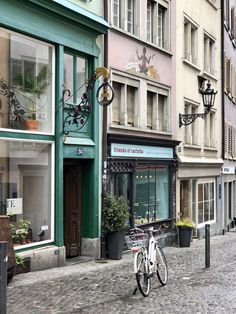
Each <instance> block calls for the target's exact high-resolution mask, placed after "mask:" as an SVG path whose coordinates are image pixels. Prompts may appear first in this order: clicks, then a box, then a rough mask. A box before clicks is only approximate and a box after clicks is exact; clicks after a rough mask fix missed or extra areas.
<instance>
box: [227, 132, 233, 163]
mask: <svg viewBox="0 0 236 314" xmlns="http://www.w3.org/2000/svg"><path fill="white" fill-rule="evenodd" d="M232 154H233V153H232V126H228V157H229V158H231V157H232Z"/></svg>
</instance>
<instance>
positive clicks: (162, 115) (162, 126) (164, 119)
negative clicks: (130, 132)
mask: <svg viewBox="0 0 236 314" xmlns="http://www.w3.org/2000/svg"><path fill="white" fill-rule="evenodd" d="M169 120H170V108H169V91H168V90H165V89H162V88H159V87H156V86H152V85H148V87H147V123H146V127H147V128H149V129H152V130H157V131H162V132H169V131H170V121H169Z"/></svg>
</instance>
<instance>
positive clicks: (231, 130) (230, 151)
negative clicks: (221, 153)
mask: <svg viewBox="0 0 236 314" xmlns="http://www.w3.org/2000/svg"><path fill="white" fill-rule="evenodd" d="M224 134H225V139H224V144H225V145H224V149H225V158H226V159H236V128H235V127H234V126H233V125H231V124H229V123H228V122H226V123H225V127H224Z"/></svg>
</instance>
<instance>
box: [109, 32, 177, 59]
mask: <svg viewBox="0 0 236 314" xmlns="http://www.w3.org/2000/svg"><path fill="white" fill-rule="evenodd" d="M111 30H113V31H115V32H117V33H121V34H122V35H125V36H126V37H132V38H133V39H136V40H138V41H140V42H142V43H145V45H148V46H150V47H152V48H154V49H158V50H159V51H160V52H162V53H165V54H167V55H169V56H170V57H172V56H173V54H172V53H171V51H170V50H168V49H165V48H161V47H159V46H157V45H155V44H154V43H151V42H147V41H146V39H143V38H141V37H139V36H137V35H135V34H132V33H129V32H126V31H125V30H123V29H122V28H118V27H115V26H112V28H111Z"/></svg>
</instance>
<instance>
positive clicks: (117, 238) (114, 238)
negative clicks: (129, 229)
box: [106, 231, 124, 259]
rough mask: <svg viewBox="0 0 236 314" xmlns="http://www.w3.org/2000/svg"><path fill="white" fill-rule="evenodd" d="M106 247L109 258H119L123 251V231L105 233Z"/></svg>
mask: <svg viewBox="0 0 236 314" xmlns="http://www.w3.org/2000/svg"><path fill="white" fill-rule="evenodd" d="M106 238H107V248H108V258H109V259H121V258H122V253H123V242H124V232H123V231H114V232H109V233H108V234H107V237H106Z"/></svg>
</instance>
